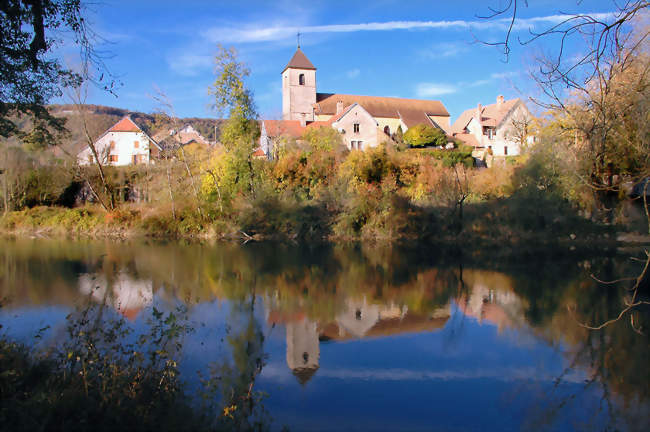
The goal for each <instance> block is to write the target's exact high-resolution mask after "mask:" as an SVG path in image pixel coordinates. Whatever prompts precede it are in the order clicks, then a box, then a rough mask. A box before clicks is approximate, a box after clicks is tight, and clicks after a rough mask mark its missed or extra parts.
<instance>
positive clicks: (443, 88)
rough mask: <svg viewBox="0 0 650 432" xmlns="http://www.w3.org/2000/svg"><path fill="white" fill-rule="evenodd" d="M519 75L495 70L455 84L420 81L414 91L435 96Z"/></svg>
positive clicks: (420, 94)
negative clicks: (485, 75)
mask: <svg viewBox="0 0 650 432" xmlns="http://www.w3.org/2000/svg"><path fill="white" fill-rule="evenodd" d="M518 75H520V73H519V72H516V71H515V72H495V73H492V74H490V75H488V76H487V77H486V78H480V79H477V80H475V81H459V82H457V83H455V84H448V83H428V82H422V83H419V84H417V85H416V87H415V93H416V95H417V96H418V97H420V98H430V97H437V96H442V95H446V94H452V93H457V92H459V91H461V90H462V89H467V88H475V87H482V86H485V85H489V84H494V82H495V81H498V80H503V79H509V78H514V77H516V76H518Z"/></svg>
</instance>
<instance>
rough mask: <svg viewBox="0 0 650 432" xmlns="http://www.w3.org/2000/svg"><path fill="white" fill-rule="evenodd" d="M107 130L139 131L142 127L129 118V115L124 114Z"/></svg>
mask: <svg viewBox="0 0 650 432" xmlns="http://www.w3.org/2000/svg"><path fill="white" fill-rule="evenodd" d="M108 131H109V132H141V131H142V129H140V127H139V126H138V125H137V124H135V123H134V122H133V120H131V117H129V116H124V117H123V118H122V120H120V121H118V122H117V123H115V124H114V125H113V127H112V128H110V129H109V130H108Z"/></svg>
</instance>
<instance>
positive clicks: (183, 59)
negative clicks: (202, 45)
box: [167, 54, 212, 76]
mask: <svg viewBox="0 0 650 432" xmlns="http://www.w3.org/2000/svg"><path fill="white" fill-rule="evenodd" d="M167 64H168V65H169V68H170V69H171V70H173V71H174V72H176V73H177V74H179V75H184V76H196V75H198V74H199V73H201V72H204V71H205V70H207V69H209V68H210V66H211V65H212V57H210V56H209V55H200V54H179V55H174V54H171V55H169V56H168V57H167Z"/></svg>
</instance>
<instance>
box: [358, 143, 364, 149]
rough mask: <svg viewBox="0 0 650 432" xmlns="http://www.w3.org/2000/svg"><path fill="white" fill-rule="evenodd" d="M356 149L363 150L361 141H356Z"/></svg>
mask: <svg viewBox="0 0 650 432" xmlns="http://www.w3.org/2000/svg"><path fill="white" fill-rule="evenodd" d="M357 150H363V141H357Z"/></svg>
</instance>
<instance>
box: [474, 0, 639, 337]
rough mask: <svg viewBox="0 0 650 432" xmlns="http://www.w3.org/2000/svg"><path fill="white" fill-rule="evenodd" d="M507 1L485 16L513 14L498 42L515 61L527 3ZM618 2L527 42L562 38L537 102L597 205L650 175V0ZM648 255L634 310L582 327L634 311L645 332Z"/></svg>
mask: <svg viewBox="0 0 650 432" xmlns="http://www.w3.org/2000/svg"><path fill="white" fill-rule="evenodd" d="M577 3H578V4H579V3H580V2H579V1H578V2H577ZM502 5H503V7H498V8H490V14H489V15H488V16H486V17H485V18H487V19H494V18H497V17H502V16H504V15H509V16H510V25H509V27H508V30H507V33H506V36H505V38H504V40H503V41H500V42H497V43H493V44H492V45H497V46H499V47H501V48H502V50H503V53H504V55H505V56H506V58H507V56H508V54H509V53H510V45H511V43H512V40H511V34H512V30H513V28H514V26H515V23H516V21H517V18H518V13H520V11H521V7H522V6H527V0H509V1H507V2H505V3H502ZM612 6H613V8H614V9H615V12H614V13H612V14H598V15H596V14H593V15H590V14H574V15H567V16H566V18H565V19H564V20H562V21H561V22H559V23H557V24H555V25H553V26H551V27H550V28H547V29H544V30H542V31H540V32H536V31H533V30H529V34H530V37H529V38H528V39H519V42H520V43H522V44H523V45H527V44H530V43H532V42H534V41H536V40H539V39H542V38H546V39H549V38H552V37H559V39H557V40H558V41H559V43H558V45H557V47H556V50H555V54H554V55H551V56H548V55H547V56H541V57H539V58H538V59H537V68H536V70H534V71H533V72H532V73H531V75H532V78H533V79H534V80H535V82H536V83H537V85H538V87H539V88H540V90H541V91H542V93H543V95H544V98H543V99H538V100H536V102H537V103H538V104H539V105H541V106H543V107H545V108H547V109H549V110H550V111H551V113H552V115H553V116H554V117H555V118H556V121H557V125H558V126H559V129H560V130H561V131H562V132H563V138H564V139H563V140H562V144H563V146H564V147H565V148H567V149H569V150H570V152H571V153H572V154H573V155H574V157H575V159H576V164H575V166H576V169H575V170H574V171H573V172H571V173H570V175H571V176H572V177H573V178H575V179H576V180H577V181H580V182H581V183H582V184H584V185H585V186H587V187H589V188H591V189H592V191H593V193H594V196H595V197H596V201H597V202H598V201H605V202H607V201H608V200H611V199H612V198H614V199H617V197H618V196H620V195H622V194H621V192H622V191H621V190H620V189H621V183H622V182H616V181H614V179H615V177H618V178H620V177H621V176H623V177H624V178H627V179H629V180H630V181H631V183H632V184H634V183H638V182H639V181H641V180H642V179H646V178H647V177H648V176H650V142H649V136H650V133H649V129H648V115H649V112H648V100H650V77H649V76H648V74H649V73H650V61H649V60H650V53H649V50H648V48H649V47H648V36H649V35H650V31H649V30H650V27H649V26H648V25H647V24H646V23H645V22H643V19H644V18H646V17H647V13H648V10H649V8H650V1H649V0H628V1H625V2H617V1H615V0H613V1H612ZM572 44H577V46H579V47H580V50H579V51H578V54H577V55H576V54H575V51H573V52H572V51H571V50H570V49H569V48H570V47H571V46H572ZM644 184H645V187H644V190H643V192H642V206H643V208H644V211H645V215H646V219H647V224H648V232H650V212H649V211H648V201H647V195H648V187H647V182H645V183H644ZM603 207H605V208H608V207H610V206H609V205H603ZM645 253H646V260H645V266H644V268H643V271H642V272H641V274H640V275H638V276H637V277H635V278H631V279H632V280H633V281H634V284H633V285H632V286H631V287H629V292H630V293H631V297H629V298H626V299H625V300H624V302H625V305H626V307H625V308H624V309H622V310H621V312H620V314H619V315H618V316H617V317H616V318H613V319H611V320H607V321H605V322H604V323H602V324H600V325H587V324H581V325H583V326H584V327H586V328H589V329H594V330H597V329H602V328H604V327H606V326H608V325H610V324H612V323H614V322H616V321H618V320H620V319H622V318H623V317H625V316H629V317H630V324H631V326H632V328H633V329H634V330H635V331H636V332H638V333H641V329H638V328H637V327H636V326H635V324H634V315H633V314H632V313H631V312H632V311H633V310H634V309H635V308H637V307H639V306H641V305H648V304H650V303H648V302H647V301H644V300H639V295H638V293H639V291H647V287H648V285H649V283H650V282H649V280H650V276H649V273H648V268H649V267H650V253H649V252H648V251H647V250H646V251H645ZM599 282H603V281H599ZM611 283H613V282H611V281H605V282H604V284H608V285H609V284H611Z"/></svg>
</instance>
